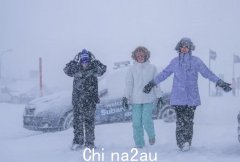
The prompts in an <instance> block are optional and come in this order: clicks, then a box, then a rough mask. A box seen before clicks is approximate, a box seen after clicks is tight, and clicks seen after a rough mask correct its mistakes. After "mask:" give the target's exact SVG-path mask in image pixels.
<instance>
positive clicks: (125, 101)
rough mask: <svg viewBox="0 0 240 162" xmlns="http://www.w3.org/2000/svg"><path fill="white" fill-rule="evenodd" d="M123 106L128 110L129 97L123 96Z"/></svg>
mask: <svg viewBox="0 0 240 162" xmlns="http://www.w3.org/2000/svg"><path fill="white" fill-rule="evenodd" d="M122 107H123V108H124V109H125V110H128V99H127V97H123V98H122Z"/></svg>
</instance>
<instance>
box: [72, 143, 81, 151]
mask: <svg viewBox="0 0 240 162" xmlns="http://www.w3.org/2000/svg"><path fill="white" fill-rule="evenodd" d="M82 148H83V145H81V144H72V146H71V150H72V151H77V150H79V149H82Z"/></svg>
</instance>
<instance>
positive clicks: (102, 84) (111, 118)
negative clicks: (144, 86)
mask: <svg viewBox="0 0 240 162" xmlns="http://www.w3.org/2000/svg"><path fill="white" fill-rule="evenodd" d="M126 72H127V68H117V69H115V70H113V71H109V72H107V73H106V74H105V75H104V76H103V77H102V78H100V79H99V97H100V103H99V104H97V108H96V114H95V123H96V124H104V123H115V122H127V121H130V120H131V114H132V112H131V105H130V108H129V109H128V110H124V108H123V107H122V97H123V94H124V90H123V89H124V86H125V75H126ZM71 97H72V94H71V91H66V92H59V93H56V94H52V95H48V96H44V97H41V98H38V99H35V100H32V101H31V102H29V103H28V104H27V105H26V107H25V111H24V114H23V126H24V128H26V129H30V130H42V131H50V130H65V129H68V128H70V127H71V126H72V120H73V107H72V101H71ZM169 97H170V94H169V93H163V95H162V97H161V99H160V102H159V103H158V104H156V106H155V109H154V111H153V118H154V119H163V120H164V121H166V122H174V121H175V119H176V115H175V111H174V109H173V108H172V107H171V106H170V105H169Z"/></svg>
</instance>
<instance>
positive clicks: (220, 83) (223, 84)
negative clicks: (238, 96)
mask: <svg viewBox="0 0 240 162" xmlns="http://www.w3.org/2000/svg"><path fill="white" fill-rule="evenodd" d="M230 85H231V84H229V83H226V82H224V81H223V80H221V79H219V80H218V81H217V83H216V86H218V87H221V88H222V89H223V90H224V91H225V92H229V91H231V90H232V88H231V87H230Z"/></svg>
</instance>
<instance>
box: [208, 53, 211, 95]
mask: <svg viewBox="0 0 240 162" xmlns="http://www.w3.org/2000/svg"><path fill="white" fill-rule="evenodd" d="M208 66H209V69H210V70H211V59H210V53H209V58H208ZM208 95H209V96H211V83H210V80H208Z"/></svg>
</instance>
